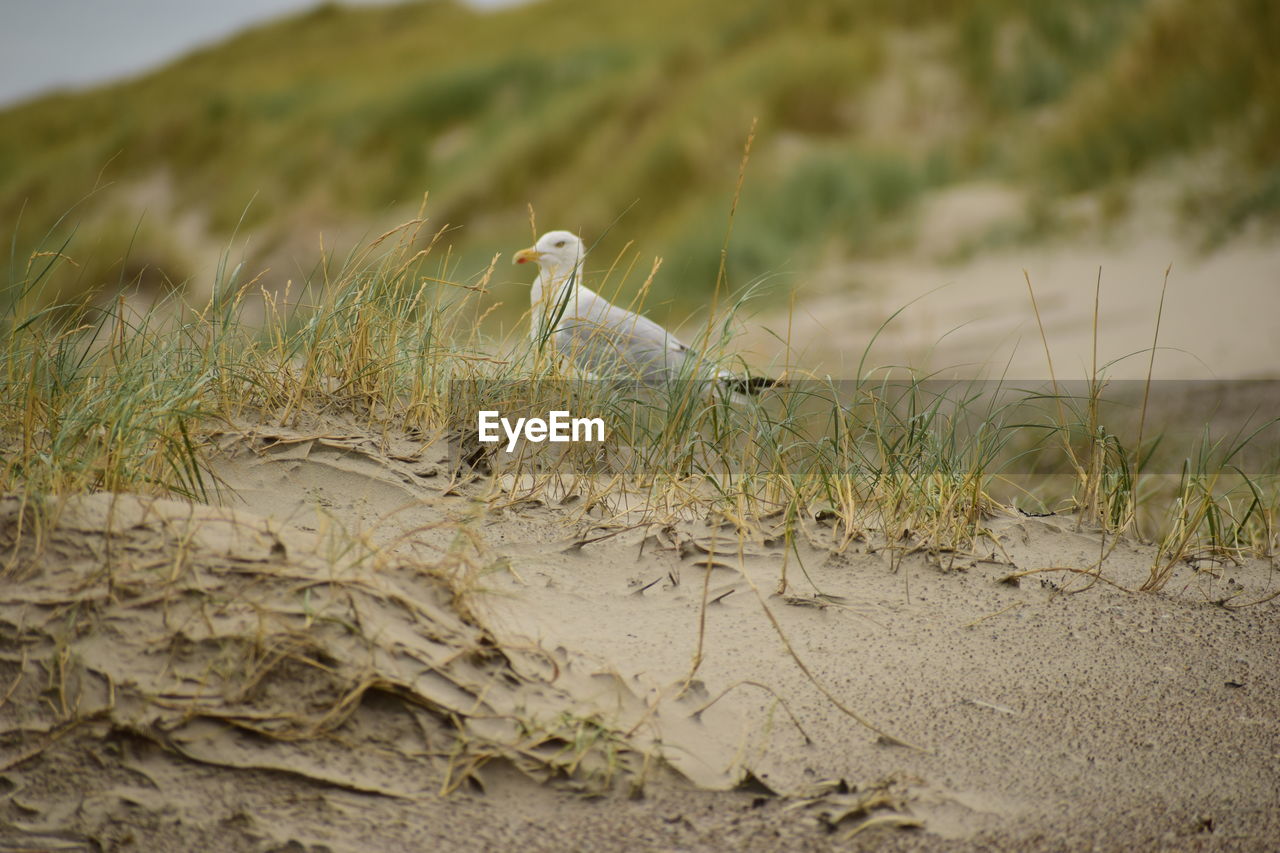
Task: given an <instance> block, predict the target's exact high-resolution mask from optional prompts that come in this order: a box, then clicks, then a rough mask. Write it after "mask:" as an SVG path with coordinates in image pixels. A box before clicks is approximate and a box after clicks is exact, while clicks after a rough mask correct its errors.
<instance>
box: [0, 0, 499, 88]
mask: <svg viewBox="0 0 1280 853" xmlns="http://www.w3.org/2000/svg"><path fill="white" fill-rule="evenodd" d="M344 2H345V3H347V4H356V3H371V2H375V3H376V2H388V0H344ZM390 2H395V0H390ZM468 2H469V3H470V5H472V6H476V7H480V8H496V7H498V6H506V5H512V4H513V3H514V2H520V0H468ZM318 5H320V0H0V108H3V107H5V106H8V105H10V104H13V103H17V102H18V101H22V100H25V99H27V98H31V97H35V96H37V95H41V94H44V93H45V92H48V91H50V90H53V89H58V88H81V87H85V86H92V85H95V84H98V83H105V82H108V81H110V80H114V79H118V78H120V77H127V76H131V75H133V74H138V73H140V72H143V71H146V70H148V69H150V68H154V67H156V66H158V65H161V64H163V63H165V62H168V61H170V60H173V59H176V58H178V57H179V56H181V55H183V54H184V53H187V52H189V51H191V50H193V49H195V48H197V47H203V46H205V45H209V44H213V43H216V42H218V41H221V40H222V39H224V38H226V37H227V36H229V35H232V34H233V33H236V32H238V31H240V30H242V29H245V28H246V27H248V26H250V25H253V24H257V23H259V22H262V21H266V20H270V19H271V18H276V17H280V16H282V15H287V14H290V13H294V12H298V11H300V10H303V9H307V8H309V7H311V6H318Z"/></svg>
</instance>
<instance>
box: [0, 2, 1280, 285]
mask: <svg viewBox="0 0 1280 853" xmlns="http://www.w3.org/2000/svg"><path fill="white" fill-rule="evenodd" d="M126 25H127V22H122V26H126ZM104 37H105V34H104ZM1278 41H1280V6H1277V5H1276V4H1274V3H1271V2H1268V0H1236V2H1232V3H1228V4H1205V3H1199V2H1194V0H1159V1H1158V2H1157V0H1149V2H1142V0H1063V2H1058V3H1025V2H1015V0H968V2H964V0H955V1H953V2H946V0H905V2H900V3H882V2H875V0H825V2H816V0H809V2H794V3H788V4H781V3H776V2H773V0H766V1H765V2H759V1H758V0H746V2H744V0H705V2H700V3H688V2H683V0H681V2H676V0H649V2H646V3H631V2H619V0H543V2H539V3H534V4H532V5H529V6H525V7H520V8H515V9H509V10H505V11H501V12H494V13H478V12H475V11H471V10H469V9H467V8H464V7H462V6H460V5H456V4H454V3H451V2H426V3H415V4H408V5H403V6H390V7H372V8H356V9H348V8H344V7H338V6H330V7H323V8H321V9H319V10H317V11H315V12H313V13H310V14H307V15H305V16H302V17H298V18H293V19H289V20H285V21H282V22H279V23H276V24H272V25H269V26H265V27H262V28H259V29H256V30H253V31H250V32H247V33H244V34H243V35H240V36H238V37H236V38H234V39H232V40H230V41H228V42H226V43H225V44H222V45H220V46H218V47H215V48H212V49H209V50H205V51H202V52H199V53H197V54H195V55H192V56H189V57H187V58H185V59H183V60H181V61H179V62H177V63H175V64H173V65H171V66H169V67H167V68H164V69H161V70H159V71H157V72H155V73H152V74H149V75H147V76H145V77H142V78H140V79H137V80H133V81H129V82H125V83H122V84H119V85H114V86H110V87H107V88H103V89H100V90H96V91H91V92H87V93H83V94H74V95H60V96H54V97H49V98H44V99H42V100H39V101H36V102H32V103H29V104H25V105H22V106H19V107H17V108H14V109H11V110H9V111H7V112H4V113H0V232H3V234H4V236H5V237H6V240H5V242H6V249H9V250H11V255H12V256H11V258H10V262H11V267H10V269H11V278H10V280H11V281H13V280H20V279H21V278H23V272H22V270H23V269H25V268H26V267H27V264H28V259H29V258H30V257H31V255H32V253H33V252H37V251H40V252H55V251H60V250H61V249H62V247H63V245H64V241H65V240H66V239H67V238H68V237H69V236H70V235H71V234H72V233H73V232H74V239H73V240H72V242H71V243H70V244H69V246H68V247H67V248H66V254H67V255H68V256H69V258H70V259H71V260H72V261H74V263H70V262H69V263H64V264H62V265H61V266H59V267H58V268H57V269H56V271H55V273H54V276H55V278H54V279H53V281H54V283H55V285H56V289H58V290H60V291H61V292H62V293H63V294H66V295H70V294H73V293H76V292H81V291H84V290H86V289H89V288H105V289H107V290H111V289H113V288H115V287H117V286H119V285H132V284H137V285H140V286H141V287H142V288H144V289H149V290H158V289H161V288H165V287H167V286H168V285H169V284H172V285H183V284H184V282H185V283H187V284H186V286H187V287H189V288H190V289H192V290H193V291H194V292H195V293H196V294H197V295H198V294H200V293H207V291H208V288H209V286H210V283H211V281H212V269H213V265H214V264H215V263H216V260H217V257H218V254H219V253H220V252H221V251H222V250H223V249H225V248H227V247H228V246H230V245H233V244H234V245H235V246H236V247H237V248H236V250H235V252H236V253H237V254H239V253H241V252H243V253H245V255H246V264H245V268H246V270H247V271H248V272H249V273H251V274H255V273H256V272H257V271H258V270H261V269H264V268H269V271H268V272H267V273H266V274H265V275H264V277H263V279H262V281H263V282H264V283H267V284H270V285H272V286H280V285H283V283H284V281H285V280H286V279H293V280H294V281H295V282H296V281H298V280H300V279H303V278H305V277H306V276H307V275H309V274H310V273H311V272H312V271H313V270H314V269H315V266H316V264H317V261H318V259H319V257H320V252H321V245H322V237H321V235H323V246H324V247H325V250H326V251H336V252H337V253H338V254H339V255H341V254H342V253H343V252H345V251H347V250H348V249H350V248H351V247H352V246H354V245H355V244H356V243H358V242H359V241H360V240H362V239H368V238H372V237H375V236H376V235H378V234H379V233H381V232H382V231H383V230H385V229H386V228H388V227H391V226H393V225H395V224H397V223H399V222H402V221H404V220H405V219H408V218H410V217H412V216H413V215H415V213H416V212H417V210H418V209H419V206H420V205H421V203H422V201H423V197H424V195H425V194H427V193H429V195H430V198H429V201H428V203H427V207H426V213H427V216H428V217H429V219H430V222H431V224H432V226H434V227H429V229H428V230H435V228H439V227H443V226H444V225H446V224H448V225H450V226H452V230H451V231H450V232H449V233H448V234H447V235H446V236H445V237H444V238H443V242H444V243H446V244H448V245H450V246H451V247H452V250H451V252H450V253H449V255H448V261H447V263H446V262H445V261H443V259H444V257H445V253H443V252H440V253H439V257H441V258H442V266H443V267H444V268H443V269H442V272H444V273H445V274H447V275H449V276H451V277H455V278H459V279H467V278H470V277H472V276H474V275H476V274H478V273H480V272H481V271H482V270H483V269H484V267H485V265H486V264H487V262H488V260H489V258H490V257H491V256H492V255H493V254H494V253H495V252H503V253H504V258H503V263H505V262H506V261H507V260H508V259H509V257H510V252H511V251H512V250H514V249H516V248H519V247H521V246H523V245H527V243H528V242H529V240H530V226H529V221H528V217H529V213H528V207H529V205H532V207H533V209H534V211H535V213H536V216H537V224H538V227H539V229H545V228H549V227H553V226H558V227H568V228H573V229H579V230H581V232H582V233H583V234H584V236H585V237H586V238H587V239H588V241H590V240H592V239H595V238H597V237H600V236H601V234H602V233H604V232H606V230H607V229H608V227H609V226H610V225H611V224H614V223H615V221H616V225H614V227H613V228H612V230H610V231H608V232H607V234H606V235H605V237H604V239H603V240H602V242H601V244H600V247H599V249H598V251H597V254H596V262H597V265H603V266H607V262H606V261H607V259H612V258H613V257H615V255H616V254H617V253H618V252H619V251H620V250H621V249H622V248H623V246H624V245H625V244H626V242H627V241H628V240H637V241H638V242H639V247H640V249H641V250H642V252H643V256H644V257H645V258H646V259H647V258H649V257H651V256H653V255H662V256H663V257H665V259H666V264H665V266H664V268H663V274H662V275H661V276H660V277H659V279H658V280H657V281H656V282H655V285H654V291H655V296H656V297H657V299H658V300H659V301H670V300H674V301H675V302H676V303H677V304H678V305H683V306H685V307H687V306H688V305H690V304H692V303H694V302H695V301H696V300H697V299H698V298H699V296H700V294H703V293H705V292H707V291H709V290H710V289H711V288H712V287H713V285H714V281H715V277H716V268H717V265H718V261H719V250H720V246H721V243H722V241H723V239H724V235H725V228H726V225H727V222H728V214H729V209H730V204H731V200H732V197H733V193H734V186H735V183H736V181H737V176H738V170H739V162H740V159H741V154H742V148H743V145H744V143H745V141H746V137H747V133H748V130H749V128H750V127H751V123H752V119H753V118H757V117H758V119H759V125H758V131H757V136H756V139H755V142H754V147H753V149H752V156H751V161H750V164H749V167H748V170H747V175H746V181H745V185H744V189H743V194H742V200H741V203H740V205H739V208H738V212H737V215H736V217H735V220H734V225H733V227H734V232H733V241H732V244H731V255H730V265H729V273H730V281H731V283H732V284H733V285H734V286H736V287H741V286H745V285H747V284H749V283H750V282H752V281H754V280H758V279H766V280H768V281H769V282H771V283H773V284H779V285H786V284H788V283H790V282H792V281H794V280H795V279H796V277H797V276H800V275H802V274H803V273H805V272H806V271H808V270H809V269H811V268H812V267H814V266H816V265H819V264H821V263H824V262H826V261H829V260H830V259H832V258H839V257H848V256H853V255H859V256H868V255H870V256H874V255H876V254H877V253H882V254H883V253H893V252H901V251H912V250H913V247H914V246H915V241H916V239H917V236H918V235H917V230H916V223H917V217H916V212H917V211H918V207H919V204H920V201H921V199H923V198H924V197H925V196H926V195H927V194H929V193H931V192H933V191H942V190H945V189H946V188H947V187H949V186H952V185H959V184H965V183H973V182H988V183H995V184H999V185H1008V186H1010V187H1015V188H1017V190H1018V193H1019V196H1018V198H1019V199H1021V200H1022V201H1020V202H1019V204H1020V205H1021V206H1020V208H1019V210H1018V211H1017V216H1015V217H1014V221H1015V222H1017V223H1018V225H1017V226H1016V227H1014V228H1012V229H1010V227H1009V225H1008V223H1007V222H1005V223H1004V224H1003V225H1002V226H1001V227H1000V228H996V229H993V230H992V231H991V233H990V234H985V235H984V234H979V235H978V239H977V241H976V243H975V242H974V241H970V242H971V245H967V246H966V247H961V248H962V249H965V250H967V251H972V250H974V249H975V248H977V249H980V248H981V245H982V241H983V240H987V241H1006V242H1007V241H1010V240H1014V241H1038V240H1048V239H1053V238H1054V236H1055V235H1056V234H1057V233H1058V232H1059V231H1060V230H1061V229H1062V228H1064V227H1067V226H1068V225H1069V223H1068V222H1067V220H1066V219H1064V218H1063V216H1062V214H1061V212H1060V207H1061V204H1060V202H1061V201H1062V200H1063V199H1069V198H1071V197H1079V196H1080V195H1081V194H1085V195H1087V196H1088V197H1090V198H1093V199H1095V200H1097V201H1098V208H1099V209H1100V210H1101V211H1102V214H1103V215H1104V216H1107V215H1113V216H1120V215H1123V213H1124V212H1125V210H1126V209H1127V206H1128V198H1129V195H1128V194H1129V190H1130V187H1131V185H1132V184H1133V182H1135V181H1137V180H1145V179H1147V178H1149V177H1150V176H1153V175H1155V176H1165V175H1167V176H1168V177H1167V180H1170V181H1173V182H1175V184H1176V193H1175V198H1176V201H1177V208H1178V209H1177V211H1176V213H1177V219H1178V221H1179V222H1180V223H1182V224H1181V225H1180V226H1179V227H1181V228H1185V229H1186V233H1187V234H1189V235H1190V238H1191V239H1194V240H1197V241H1202V242H1203V243H1204V244H1205V245H1212V244H1213V243H1214V242H1215V241H1221V240H1223V239H1227V238H1229V237H1230V236H1231V235H1233V234H1234V233H1237V232H1238V231H1240V230H1241V229H1244V228H1248V227H1258V226H1260V227H1263V228H1271V227H1274V225H1275V223H1276V221H1277V219H1280V55H1278V54H1277V52H1276V51H1275V45H1276V44H1277V42H1278ZM64 214H65V216H64ZM954 248H955V247H953V249H954ZM6 253H7V254H8V253H9V252H6ZM51 257H52V256H51V255H42V256H41V257H40V258H38V259H37V264H44V263H47V262H48V259H50V258H51ZM602 258H603V259H605V260H602ZM646 266H647V264H646ZM513 275H514V274H513V273H511V272H509V271H508V270H506V269H503V270H502V271H501V272H500V273H499V280H507V279H508V278H511V277H513Z"/></svg>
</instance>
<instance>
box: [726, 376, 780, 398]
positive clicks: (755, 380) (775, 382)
mask: <svg viewBox="0 0 1280 853" xmlns="http://www.w3.org/2000/svg"><path fill="white" fill-rule="evenodd" d="M786 384H787V381H786V380H785V379H773V378H772V377H769V376H735V377H732V378H730V379H725V380H724V386H725V387H726V388H728V389H729V391H731V392H732V393H734V394H750V395H752V396H755V395H757V394H759V393H760V392H762V391H768V390H769V389H770V388H783V387H786Z"/></svg>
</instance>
